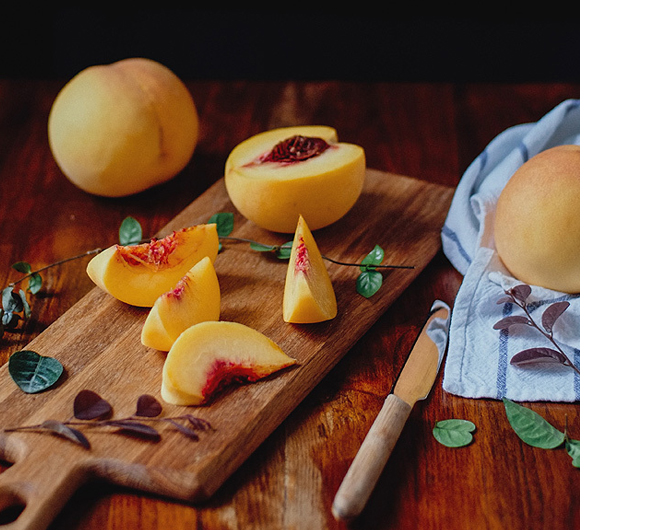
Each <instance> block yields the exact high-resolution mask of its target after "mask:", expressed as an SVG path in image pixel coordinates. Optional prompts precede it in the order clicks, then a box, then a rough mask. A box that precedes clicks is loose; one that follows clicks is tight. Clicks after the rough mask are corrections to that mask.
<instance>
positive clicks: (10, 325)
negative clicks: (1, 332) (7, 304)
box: [0, 310, 19, 329]
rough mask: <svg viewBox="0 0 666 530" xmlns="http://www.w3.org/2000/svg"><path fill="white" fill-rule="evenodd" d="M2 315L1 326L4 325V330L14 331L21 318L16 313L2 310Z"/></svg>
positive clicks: (0, 318)
mask: <svg viewBox="0 0 666 530" xmlns="http://www.w3.org/2000/svg"><path fill="white" fill-rule="evenodd" d="M0 314H1V317H0V324H2V326H3V328H7V329H14V328H15V327H16V326H18V323H19V316H18V315H17V314H16V313H12V312H11V311H5V310H2V312H0Z"/></svg>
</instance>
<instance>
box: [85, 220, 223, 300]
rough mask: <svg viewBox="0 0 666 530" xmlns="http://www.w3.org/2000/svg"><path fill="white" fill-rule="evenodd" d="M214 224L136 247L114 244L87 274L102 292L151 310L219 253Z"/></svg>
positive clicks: (92, 264)
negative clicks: (203, 262)
mask: <svg viewBox="0 0 666 530" xmlns="http://www.w3.org/2000/svg"><path fill="white" fill-rule="evenodd" d="M218 245H219V238H218V234H217V225H215V224H214V223H209V224H202V225H196V226H191V227H188V228H183V229H182V230H177V231H175V232H173V233H171V234H170V235H167V236H165V237H163V238H162V239H153V240H152V241H150V242H149V243H141V244H138V245H127V246H123V245H114V246H112V247H109V248H107V249H106V250H104V251H102V252H101V253H100V254H97V255H96V256H95V257H94V258H93V259H91V260H90V262H89V263H88V267H87V269H86V272H87V273H88V276H89V277H90V279H91V280H92V281H93V282H94V283H95V284H96V285H97V286H98V287H100V288H101V289H103V290H104V291H106V292H107V293H109V294H110V295H111V296H113V297H115V298H117V299H118V300H120V301H121V302H125V303H126V304H129V305H133V306H139V307H152V305H153V304H154V303H155V301H156V300H157V299H158V298H159V297H160V296H161V295H162V294H164V293H166V292H167V291H169V290H171V289H172V288H173V287H174V286H175V285H176V284H177V283H178V281H179V280H180V279H181V278H182V277H183V276H185V274H187V272H188V271H189V270H190V269H191V268H192V267H193V266H194V265H195V264H196V263H198V262H199V261H201V260H202V259H203V258H204V257H206V256H208V257H209V258H210V259H211V261H214V260H215V258H216V256H217V252H218Z"/></svg>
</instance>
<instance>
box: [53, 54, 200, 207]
mask: <svg viewBox="0 0 666 530" xmlns="http://www.w3.org/2000/svg"><path fill="white" fill-rule="evenodd" d="M198 135H199V118H198V115H197V110H196V107H195V105H194V101H193V100H192V96H191V94H190V92H189V91H188V89H187V87H186V86H185V85H184V84H183V82H182V81H181V80H180V79H179V78H178V77H177V76H176V75H175V74H174V73H173V72H172V71H171V70H169V69H168V68H167V67H166V66H164V65H162V64H160V63H158V62H155V61H153V60H150V59H145V58H140V57H139V58H130V59H123V60H121V61H118V62H115V63H112V64H107V65H95V66H91V67H88V68H86V69H84V70H82V71H81V72H79V73H78V74H77V75H75V76H74V77H73V78H72V79H71V80H70V81H69V82H68V83H67V84H66V85H65V86H64V87H63V88H62V90H61V91H60V92H59V93H58V95H57V97H56V98H55V101H54V102H53V106H52V107H51V112H50V114H49V119H48V138H49V145H50V148H51V152H52V153H53V157H54V159H55V161H56V163H57V164H58V167H59V168H60V170H61V171H62V172H63V173H64V174H65V176H66V177H67V178H68V179H69V180H70V181H71V182H72V183H74V185H76V186H78V187H79V188H81V189H82V190H84V191H86V192H88V193H91V194H94V195H100V196H105V197H122V196H126V195H132V194H134V193H138V192H140V191H143V190H145V189H148V188H150V187H152V186H155V185H157V184H161V183H163V182H166V181H167V180H169V179H171V178H173V177H174V176H175V175H177V174H178V173H179V172H180V171H181V170H182V169H183V168H184V167H185V166H186V165H187V164H188V163H189V161H190V159H191V157H192V155H193V153H194V149H195V147H196V144H197V141H198Z"/></svg>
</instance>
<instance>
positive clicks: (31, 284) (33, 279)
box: [23, 274, 43, 305]
mask: <svg viewBox="0 0 666 530" xmlns="http://www.w3.org/2000/svg"><path fill="white" fill-rule="evenodd" d="M42 284H43V281H42V277H41V276H40V275H39V274H32V275H31V276H30V279H29V280H28V291H30V292H31V293H32V294H36V293H38V292H39V290H40V289H41V288H42ZM23 304H24V305H25V301H24V302H23Z"/></svg>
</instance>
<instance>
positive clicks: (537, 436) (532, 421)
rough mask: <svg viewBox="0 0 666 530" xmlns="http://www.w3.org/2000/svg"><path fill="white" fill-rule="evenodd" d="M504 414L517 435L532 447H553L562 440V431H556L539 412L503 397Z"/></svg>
mask: <svg viewBox="0 0 666 530" xmlns="http://www.w3.org/2000/svg"><path fill="white" fill-rule="evenodd" d="M502 401H504V408H505V410H506V416H507V418H508V419H509V423H510V424H511V427H512V428H513V430H514V431H515V433H516V434H517V435H518V437H519V438H520V439H521V440H522V441H523V442H525V443H526V444H528V445H531V446H532V447H539V448H541V449H554V448H555V447H559V446H560V445H562V443H563V442H564V433H563V432H560V431H558V430H557V429H556V428H555V427H553V426H552V425H551V424H550V423H548V422H547V421H546V420H545V419H543V418H542V417H541V416H540V415H539V414H537V413H536V412H534V411H533V410H531V409H528V408H527V407H523V406H522V405H519V404H517V403H514V402H513V401H511V400H510V399H507V398H503V399H502Z"/></svg>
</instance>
